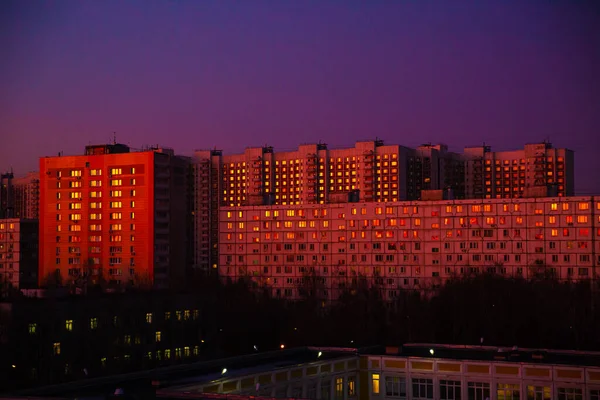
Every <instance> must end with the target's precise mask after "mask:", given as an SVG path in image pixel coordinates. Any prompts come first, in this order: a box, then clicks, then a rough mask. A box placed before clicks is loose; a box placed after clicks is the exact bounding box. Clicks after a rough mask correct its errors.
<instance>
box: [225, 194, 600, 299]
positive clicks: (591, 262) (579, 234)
mask: <svg viewBox="0 0 600 400" xmlns="http://www.w3.org/2000/svg"><path fill="white" fill-rule="evenodd" d="M219 227H220V228H219V254H220V259H219V274H220V276H221V277H223V278H224V279H227V278H230V279H232V280H237V279H239V278H242V277H249V278H251V279H252V280H254V281H255V282H256V283H257V284H259V285H261V286H263V285H264V286H266V287H268V288H270V289H271V290H272V293H273V295H275V296H285V297H288V298H291V299H297V298H300V297H302V296H303V295H304V294H306V291H308V290H313V291H317V293H318V294H319V296H322V297H325V298H329V299H335V298H336V297H337V296H338V295H339V293H340V292H341V291H342V290H344V289H345V288H348V287H350V286H353V285H356V284H357V283H360V282H368V283H369V284H373V283H377V284H378V285H379V287H380V288H381V290H382V292H383V294H384V297H386V298H388V299H392V298H394V297H395V296H396V295H397V293H398V290H400V289H418V290H420V289H425V288H430V287H432V286H433V287H435V286H438V285H441V284H443V282H444V281H445V280H447V279H448V278H450V277H452V276H456V275H469V274H477V273H482V272H489V273H494V274H498V275H502V276H522V277H524V278H531V277H533V276H535V275H536V274H539V273H552V274H554V275H555V276H556V277H557V278H559V279H563V280H580V279H589V278H594V279H595V278H596V277H597V276H596V275H597V271H596V267H597V266H598V264H599V263H600V259H599V258H600V253H599V252H598V250H599V249H600V247H599V246H600V240H598V238H599V235H600V199H598V198H595V197H589V196H588V197H555V198H528V199H490V200H457V201H433V202H389V203H340V204H327V205H302V206H297V205H294V206H271V207H270V206H261V207H235V208H223V209H222V210H221V211H220V222H219Z"/></svg>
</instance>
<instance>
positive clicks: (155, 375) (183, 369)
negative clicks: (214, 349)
mask: <svg viewBox="0 0 600 400" xmlns="http://www.w3.org/2000/svg"><path fill="white" fill-rule="evenodd" d="M358 356H388V357H393V356H397V357H422V358H432V359H448V360H473V361H502V362H515V363H534V364H554V365H573V366H598V365H600V352H590V351H568V350H548V349H526V348H518V347H496V346H461V345H444V344H428V343H410V344H405V345H402V346H399V347H383V346H381V347H370V348H363V349H354V348H335V347H334V348H314V347H302V348H293V349H286V350H278V351H271V352H264V353H254V354H248V355H242V356H239V357H232V358H227V359H219V360H212V361H204V362H197V363H193V364H183V365H176V366H171V367H166V368H161V369H157V370H152V371H141V372H136V373H131V374H126V375H118V376H108V377H102V378H94V379H87V380H83V381H76V382H70V383H66V384H61V385H53V386H48V387H42V388H36V389H29V390H23V391H19V392H16V393H12V395H14V396H13V397H11V396H5V397H2V395H0V399H18V398H30V399H34V398H35V397H26V396H38V397H42V396H54V398H61V399H63V398H64V399H74V398H78V399H79V400H83V399H88V400H91V399H109V398H113V397H110V395H111V394H113V393H114V391H115V389H116V388H123V389H124V391H125V393H127V394H128V395H130V396H131V397H129V398H134V399H153V398H157V399H164V400H168V399H181V398H193V399H221V398H222V399H229V400H243V399H248V398H249V397H247V396H239V395H227V396H226V395H213V394H203V393H194V394H186V393H176V390H174V391H171V390H169V388H174V389H175V387H180V388H181V387H183V386H186V385H190V384H195V383H203V382H209V381H214V380H218V379H220V378H222V377H224V376H225V377H227V378H230V377H236V376H244V375H250V374H256V373H260V372H262V371H273V370H276V369H280V368H289V367H292V366H294V365H300V364H306V363H310V362H316V361H324V360H335V359H341V358H348V357H358ZM224 369H226V371H225V374H223V370H224ZM157 387H160V388H163V389H166V390H159V392H158V396H157V395H156V388H157ZM18 396H21V397H18ZM46 398H48V397H46ZM114 398H123V397H114ZM125 398H127V397H125ZM254 399H259V398H258V397H254ZM265 399H266V398H265Z"/></svg>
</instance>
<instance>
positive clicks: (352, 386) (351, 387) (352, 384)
mask: <svg viewBox="0 0 600 400" xmlns="http://www.w3.org/2000/svg"><path fill="white" fill-rule="evenodd" d="M353 396H356V378H354V377H353V376H349V377H348V397H353ZM594 400H597V399H594Z"/></svg>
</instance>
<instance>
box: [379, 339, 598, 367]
mask: <svg viewBox="0 0 600 400" xmlns="http://www.w3.org/2000/svg"><path fill="white" fill-rule="evenodd" d="M397 349H398V351H397V352H391V351H389V350H390V348H387V351H386V348H380V349H379V351H375V352H373V353H369V355H382V356H385V355H388V356H400V357H424V358H432V359H436V358H441V359H450V360H457V361H458V360H472V361H488V362H489V361H497V362H498V361H500V362H516V363H531V364H546V365H552V364H556V365H573V366H599V365H600V352H597V351H577V350H554V349H530V348H520V347H518V346H513V347H506V346H505V347H502V346H472V345H450V344H435V343H407V344H404V345H402V346H399V347H398V348H397ZM430 350H433V355H432V354H431V352H430Z"/></svg>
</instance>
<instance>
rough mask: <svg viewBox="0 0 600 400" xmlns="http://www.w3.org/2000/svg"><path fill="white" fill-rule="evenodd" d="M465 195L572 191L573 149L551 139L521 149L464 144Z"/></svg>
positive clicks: (564, 193) (510, 195)
mask: <svg viewBox="0 0 600 400" xmlns="http://www.w3.org/2000/svg"><path fill="white" fill-rule="evenodd" d="M462 157H463V158H464V160H465V187H466V193H465V194H466V198H486V199H493V198H519V197H540V196H541V197H544V196H547V195H549V194H550V195H555V196H560V197H562V196H573V195H574V194H575V186H574V180H575V166H574V160H575V157H574V154H573V151H572V150H568V149H555V148H553V147H552V145H551V144H550V143H546V142H545V143H536V144H526V145H525V147H524V148H523V149H522V150H515V151H498V152H495V151H492V150H491V148H490V147H489V146H481V147H467V148H465V151H464V153H463V155H462Z"/></svg>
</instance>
